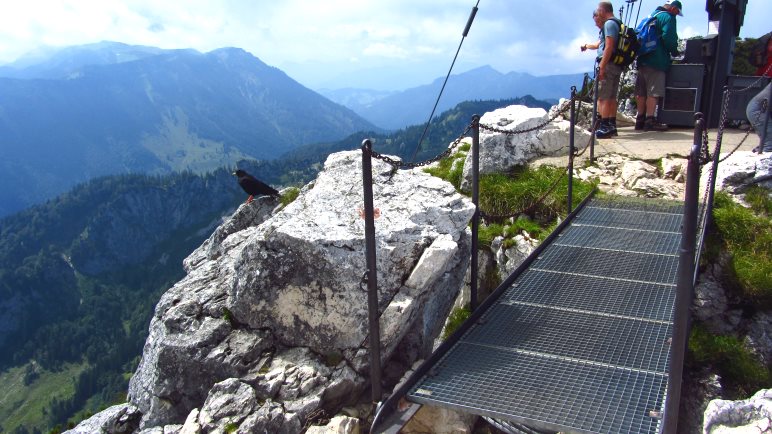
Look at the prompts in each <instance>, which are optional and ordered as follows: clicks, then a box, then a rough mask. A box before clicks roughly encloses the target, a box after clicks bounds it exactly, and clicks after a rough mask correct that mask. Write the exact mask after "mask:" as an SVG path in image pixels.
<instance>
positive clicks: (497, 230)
mask: <svg viewBox="0 0 772 434" xmlns="http://www.w3.org/2000/svg"><path fill="white" fill-rule="evenodd" d="M500 235H504V226H502V225H500V224H496V223H491V224H489V225H486V224H480V228H479V229H478V230H477V244H478V246H479V247H480V248H483V247H487V248H490V247H491V244H492V243H493V239H494V238H496V237H498V236H500Z"/></svg>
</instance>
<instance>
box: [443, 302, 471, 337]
mask: <svg viewBox="0 0 772 434" xmlns="http://www.w3.org/2000/svg"><path fill="white" fill-rule="evenodd" d="M470 315H472V311H471V310H470V309H469V308H468V307H456V308H453V311H451V312H450V315H449V316H448V323H447V324H446V325H445V330H443V332H442V340H445V339H447V338H449V337H450V335H452V334H453V333H454V332H455V331H456V330H458V328H459V327H461V324H463V323H464V321H466V320H467V319H468V318H469V316H470Z"/></svg>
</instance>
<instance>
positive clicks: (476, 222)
mask: <svg viewBox="0 0 772 434" xmlns="http://www.w3.org/2000/svg"><path fill="white" fill-rule="evenodd" d="M472 203H473V204H474V215H473V216H472V252H471V253H472V254H471V260H472V269H471V272H470V280H471V281H470V282H469V308H470V310H471V311H472V312H474V311H475V309H477V305H478V301H477V272H478V264H477V234H478V232H479V229H480V116H479V115H474V116H472Z"/></svg>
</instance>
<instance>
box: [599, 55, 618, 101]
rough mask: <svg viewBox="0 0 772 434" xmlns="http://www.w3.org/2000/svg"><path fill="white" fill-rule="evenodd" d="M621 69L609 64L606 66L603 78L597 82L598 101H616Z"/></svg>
mask: <svg viewBox="0 0 772 434" xmlns="http://www.w3.org/2000/svg"><path fill="white" fill-rule="evenodd" d="M621 76H622V67H621V66H619V65H614V64H613V63H611V62H609V63H607V64H606V74H605V78H604V79H603V80H601V81H599V82H598V99H617V95H619V77H621Z"/></svg>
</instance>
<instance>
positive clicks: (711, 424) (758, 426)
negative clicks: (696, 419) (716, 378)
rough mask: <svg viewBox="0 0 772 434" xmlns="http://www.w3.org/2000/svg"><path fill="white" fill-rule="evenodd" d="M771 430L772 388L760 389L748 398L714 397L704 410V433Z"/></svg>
mask: <svg viewBox="0 0 772 434" xmlns="http://www.w3.org/2000/svg"><path fill="white" fill-rule="evenodd" d="M771 431H772V389H762V390H759V391H758V392H756V394H754V395H753V396H752V397H751V398H750V399H746V400H742V401H727V400H723V399H714V400H713V401H710V403H709V404H708V408H707V409H706V410H705V416H704V421H703V433H704V434H729V433H738V434H739V433H767V432H771Z"/></svg>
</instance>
